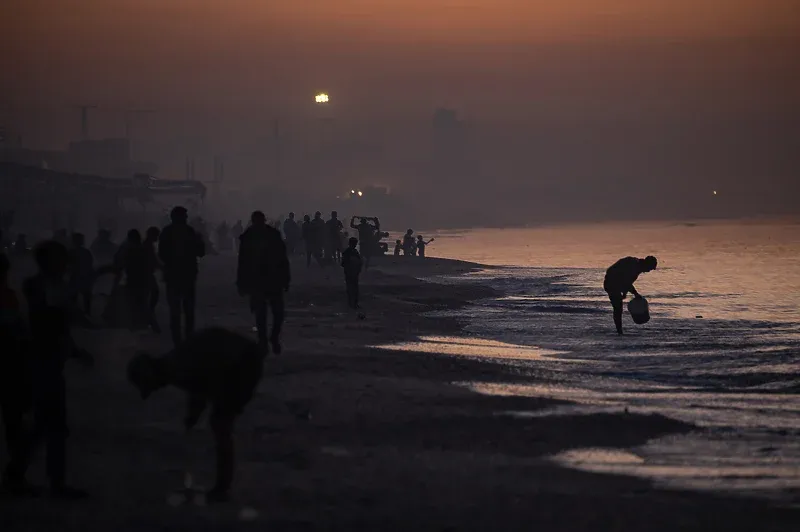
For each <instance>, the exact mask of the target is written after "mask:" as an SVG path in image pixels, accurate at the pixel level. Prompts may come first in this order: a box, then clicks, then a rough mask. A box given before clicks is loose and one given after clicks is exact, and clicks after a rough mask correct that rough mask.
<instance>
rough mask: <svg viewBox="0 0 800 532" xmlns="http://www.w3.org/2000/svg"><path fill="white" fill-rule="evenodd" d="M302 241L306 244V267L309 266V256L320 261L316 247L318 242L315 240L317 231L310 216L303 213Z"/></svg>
mask: <svg viewBox="0 0 800 532" xmlns="http://www.w3.org/2000/svg"><path fill="white" fill-rule="evenodd" d="M302 233H303V242H304V243H305V246H306V267H307V268H310V267H311V258H312V257H314V258H315V259H317V264H319V263H320V257H319V254H318V247H319V244H318V242H317V240H318V238H317V232H316V229H315V228H314V224H313V223H312V222H311V216H309V215H307V214H306V215H305V216H304V217H303V230H302Z"/></svg>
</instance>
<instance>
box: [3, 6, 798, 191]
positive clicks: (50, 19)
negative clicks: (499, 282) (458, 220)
mask: <svg viewBox="0 0 800 532" xmlns="http://www.w3.org/2000/svg"><path fill="white" fill-rule="evenodd" d="M0 52H1V53H0V68H2V72H4V75H3V76H2V77H0V95H2V99H0V101H2V103H0V121H2V122H4V123H5V124H6V127H7V128H10V129H15V130H18V131H20V132H22V133H21V134H24V136H25V138H26V139H28V140H29V142H30V143H33V144H37V145H48V146H52V145H56V144H59V143H63V142H65V141H66V140H67V139H68V138H69V137H70V135H74V134H75V133H76V132H77V128H78V126H77V115H76V113H77V112H76V111H75V110H74V109H70V108H69V106H70V105H74V104H77V103H92V104H97V105H99V106H100V108H99V109H98V110H97V111H96V112H94V119H93V120H94V121H93V131H95V132H97V134H98V135H112V134H119V133H120V131H121V130H122V127H123V126H122V119H121V118H120V110H123V109H125V108H131V107H135V108H152V109H156V110H157V111H158V112H157V113H155V114H154V115H153V116H151V117H148V118H146V119H144V118H142V120H143V124H144V125H142V126H141V128H142V130H145V129H146V130H147V131H146V133H147V136H148V138H152V139H154V140H153V142H156V141H158V142H161V145H162V146H161V150H160V151H159V154H161V155H162V156H164V157H165V158H166V155H165V154H164V152H165V150H166V149H165V148H164V146H167V145H169V146H173V147H176V150H179V151H180V150H183V151H186V150H189V149H191V147H192V146H195V149H197V146H198V145H201V144H202V145H203V149H212V150H214V151H217V152H220V153H225V154H228V155H230V156H231V157H235V156H236V153H237V149H238V147H240V146H243V145H248V144H253V143H256V144H257V142H259V141H258V140H254V139H258V138H261V137H263V136H265V135H266V136H267V137H268V134H267V133H265V131H267V130H268V129H269V128H270V126H269V125H268V124H271V123H272V120H273V119H274V118H276V117H280V118H281V120H283V121H284V122H285V123H291V122H293V121H294V122H299V121H301V120H302V119H307V118H308V117H310V116H313V113H315V112H316V111H317V110H315V109H314V106H313V100H312V98H313V94H314V93H315V92H317V91H320V90H325V91H328V92H329V93H330V94H331V101H332V105H331V108H332V110H331V111H330V112H332V113H335V115H336V116H337V118H338V119H339V120H340V121H341V122H342V123H345V122H348V121H350V122H353V123H355V122H359V123H361V124H362V125H361V126H358V127H360V128H361V130H362V131H363V130H364V128H367V127H370V128H372V130H370V131H371V133H362V136H363V135H367V136H369V137H371V138H373V140H375V139H377V141H381V140H380V139H384V140H383V141H382V142H384V143H385V144H386V146H385V147H384V148H383V149H382V152H383V153H385V154H387V155H386V156H385V157H384V160H383V162H382V163H380V164H383V165H384V166H388V167H386V168H382V169H380V172H382V173H383V174H386V175H387V176H394V177H391V179H396V180H400V181H403V180H407V179H411V178H410V177H409V178H406V177H404V176H402V173H403V171H401V168H407V165H406V163H404V162H403V161H404V160H405V159H414V158H415V157H416V158H417V159H424V153H423V152H424V147H420V145H419V144H420V143H419V142H416V141H415V137H419V134H415V133H413V129H414V128H415V127H417V128H423V129H424V128H425V127H426V126H428V125H429V122H430V116H431V115H432V113H433V110H434V109H435V108H436V107H439V106H447V107H452V108H454V109H456V110H458V112H459V114H460V116H461V117H462V118H463V119H464V120H465V122H466V123H468V124H469V125H470V127H471V135H472V137H473V139H477V138H480V139H482V140H481V144H482V145H483V146H484V147H486V148H485V154H484V155H483V156H482V159H481V161H480V163H481V164H480V165H477V164H475V165H473V166H474V167H477V166H480V167H481V168H483V169H484V170H482V171H483V172H484V175H483V176H482V177H481V176H476V177H475V179H476V180H479V179H485V178H486V175H485V174H486V173H489V174H495V173H497V172H499V170H493V168H495V165H496V167H497V168H499V167H500V166H503V167H504V168H506V170H503V172H502V174H503V175H502V176H499V178H500V179H501V180H504V181H505V182H507V183H508V186H509V187H510V188H514V189H515V190H516V189H518V187H520V186H522V187H524V186H527V184H530V181H531V177H530V176H531V175H537V174H542V175H543V174H546V173H547V172H550V174H548V175H555V174H557V173H558V169H559V167H560V166H563V172H564V174H565V175H566V176H567V177H568V178H569V179H573V180H574V182H575V183H581V182H582V181H581V179H587V180H588V179H591V178H592V176H598V178H599V179H613V178H614V176H615V175H618V174H619V168H620V166H624V161H626V160H631V161H632V160H637V161H639V162H637V163H636V165H634V170H631V173H632V174H636V175H641V174H642V173H643V172H645V171H646V170H649V169H650V166H651V165H650V164H649V163H648V160H647V157H643V156H642V155H641V154H653V155H654V156H655V155H657V156H658V157H660V158H661V159H659V160H662V159H663V161H662V163H660V164H661V165H662V166H661V167H660V168H664V169H666V168H669V172H672V173H674V174H679V175H678V176H676V177H674V179H676V180H678V181H680V180H681V179H685V180H696V179H698V178H704V179H708V182H709V185H711V181H713V180H717V181H719V180H722V181H723V183H725V180H728V181H729V182H730V184H731V185H736V186H739V185H741V182H742V180H745V182H746V181H747V180H750V181H751V182H753V183H758V182H761V181H759V180H762V181H763V179H765V176H764V175H758V174H759V173H760V171H757V169H758V168H762V169H763V168H766V167H769V168H770V172H769V173H770V176H769V177H768V179H771V180H773V181H774V183H775V185H776V187H778V189H780V190H782V191H783V192H782V193H781V194H778V195H784V194H785V192H786V190H788V189H786V187H789V188H791V183H790V182H789V179H790V177H789V176H796V175H797V170H798V165H797V163H798V161H797V157H796V156H793V154H794V153H796V151H795V148H797V146H796V143H793V142H794V141H793V140H792V135H793V134H794V136H797V135H796V134H797V129H798V123H800V74H798V73H799V72H800V0H559V1H558V2H554V1H549V2H544V1H536V0H485V1H484V0H460V1H456V0H404V1H400V0H382V1H381V2H376V1H372V0H291V1H275V0H224V1H223V0H216V1H212V0H3V2H2V3H0ZM364 124H370V125H369V126H366V125H364ZM415 124H416V125H415ZM358 127H357V126H355V125H353V126H352V127H351V129H358ZM387 139H391V140H387ZM526 139H539V140H538V141H537V142H538V143H539V144H538V146H533V151H534V152H536V153H539V154H540V157H539V160H531V158H530V157H529V156H526V154H529V153H530V152H531V146H529V145H526V142H527V141H526ZM664 139H667V140H668V144H667V140H664ZM715 139H716V140H715ZM545 145H546V146H548V147H549V148H548V149H547V150H544V149H541V148H542V146H545ZM488 146H495V147H494V148H491V149H490V148H488ZM514 146H516V149H514V148H513V147H514ZM698 146H700V149H698ZM732 146H752V147H753V148H752V153H747V154H743V153H742V150H741V149H740V148H739V149H733V148H732ZM209 147H210V148H209ZM537 148H538V151H537ZM417 151H419V152H420V154H419V155H417V156H414V155H413V153H416V152H417ZM554 153H558V154H560V155H559V158H555V157H554V156H553V155H552V154H554ZM631 153H633V154H638V156H634V157H632V156H630V154H631ZM688 153H690V154H691V157H688V156H686V154H688ZM614 154H616V155H614ZM745 155H746V156H747V160H744V159H742V158H743V157H744V156H745ZM548 156H549V157H548ZM670 157H673V159H670ZM182 158H183V154H182V153H181V154H175V157H174V159H176V160H182ZM565 158H566V159H567V160H566V161H565V160H564V159H565ZM676 158H683V159H685V161H684V162H683V163H681V161H680V160H675V159H676ZM588 161H593V162H591V163H590V162H588ZM500 163H502V164H500ZM254 164H255V163H254ZM598 164H600V166H599V167H598ZM412 166H413V165H412ZM242 168H247V166H246V165H242ZM487 168H488V169H487ZM545 170H546V171H545ZM745 170H746V171H745ZM656 173H658V174H660V175H662V177H661V179H663V174H664V173H665V172H656ZM709 174H713V176H709ZM681 176H683V177H681ZM493 177H494V176H493ZM386 179H390V177H387V178H386ZM391 179H390V180H391ZM550 179H554V178H550ZM792 179H796V177H792ZM542 180H545V181H546V179H545V178H544V177H541V179H540V181H542ZM412 181H413V180H412ZM394 184H395V185H396V184H397V183H394ZM623 186H624V185H623ZM515 187H516V188H515ZM780 187H784V188H780ZM791 190H793V189H791Z"/></svg>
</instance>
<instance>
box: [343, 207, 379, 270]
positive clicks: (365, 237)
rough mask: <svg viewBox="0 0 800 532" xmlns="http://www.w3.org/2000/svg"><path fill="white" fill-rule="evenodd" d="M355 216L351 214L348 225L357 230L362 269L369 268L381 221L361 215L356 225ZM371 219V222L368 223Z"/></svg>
mask: <svg viewBox="0 0 800 532" xmlns="http://www.w3.org/2000/svg"><path fill="white" fill-rule="evenodd" d="M356 218H358V217H357V216H353V218H352V219H351V220H350V227H352V228H353V229H355V230H357V231H358V242H359V246H358V247H359V251H360V252H361V259H362V260H363V262H364V270H368V269H369V265H370V262H371V259H372V256H373V254H374V251H375V247H376V243H377V236H376V235H378V234H379V233H380V230H381V223H380V221H379V220H378V219H377V218H366V217H361V219H360V221H359V223H358V225H356ZM370 220H372V224H370V223H369V222H370Z"/></svg>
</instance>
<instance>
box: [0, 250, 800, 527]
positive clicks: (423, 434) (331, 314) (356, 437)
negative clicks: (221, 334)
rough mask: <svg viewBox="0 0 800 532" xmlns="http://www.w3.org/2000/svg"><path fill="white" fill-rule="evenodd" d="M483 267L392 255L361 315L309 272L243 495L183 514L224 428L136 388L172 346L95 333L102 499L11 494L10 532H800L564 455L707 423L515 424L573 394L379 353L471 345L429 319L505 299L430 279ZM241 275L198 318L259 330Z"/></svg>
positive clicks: (300, 275) (474, 369) (94, 407)
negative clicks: (501, 388) (517, 390)
mask: <svg viewBox="0 0 800 532" xmlns="http://www.w3.org/2000/svg"><path fill="white" fill-rule="evenodd" d="M474 267H475V266H474V265H470V264H467V263H460V262H456V261H445V260H436V259H429V260H426V261H424V262H422V261H405V260H402V259H401V260H396V259H393V258H387V259H385V260H384V261H382V262H381V263H380V264H378V265H376V269H375V270H374V271H370V272H368V273H367V274H365V275H364V277H363V279H362V302H363V306H364V308H365V310H364V313H365V319H363V320H362V319H359V317H358V315H357V313H355V312H353V311H349V310H348V309H346V307H345V294H344V283H343V279H342V275H341V272H340V271H339V269H338V268H330V269H329V271H321V270H319V269H317V268H312V269H311V270H306V269H305V267H304V265H300V264H299V261H298V262H297V263H295V265H294V268H293V272H294V276H295V281H294V283H293V287H292V290H291V292H290V293H289V295H288V300H287V304H288V316H287V324H286V330H285V334H284V345H285V350H284V353H283V354H282V355H280V356H277V357H276V356H270V357H269V358H268V359H267V361H266V371H265V377H264V380H263V381H262V383H261V386H260V389H259V393H258V394H257V396H256V397H255V398H254V400H253V402H252V403H251V404H250V406H249V407H248V409H247V410H246V412H245V414H244V415H243V416H242V418H241V420H240V421H239V423H238V426H237V446H238V447H237V455H238V456H237V457H238V461H239V463H238V471H237V478H236V481H235V486H234V491H233V496H234V501H233V502H231V503H229V504H224V505H219V506H212V507H195V506H191V505H188V506H179V507H171V506H169V505H168V504H167V497H168V495H169V493H170V492H171V491H173V490H175V489H178V488H180V487H181V485H182V482H183V473H184V471H185V470H186V469H187V468H188V469H189V470H191V471H192V473H193V475H194V478H195V479H196V481H197V482H198V483H200V484H204V485H205V486H208V485H209V484H210V483H211V482H212V481H213V446H212V440H211V435H210V433H209V431H208V429H207V427H206V426H205V424H203V425H202V427H201V428H199V429H198V430H197V431H196V432H195V433H194V434H192V435H191V436H190V437H189V438H187V437H186V436H185V435H184V434H183V431H182V428H181V420H182V418H183V408H184V399H183V396H182V395H181V393H180V392H179V391H176V390H165V391H162V392H160V393H158V394H156V395H154V396H152V397H151V398H150V399H149V400H148V401H146V402H145V401H142V400H141V399H140V398H139V396H138V394H137V393H136V392H135V391H134V389H133V388H132V387H130V386H129V385H128V384H127V383H126V382H125V373H124V367H125V363H126V362H127V360H128V359H129V358H130V356H131V355H132V354H133V353H134V351H135V350H136V349H142V348H144V349H150V350H153V351H159V350H166V349H168V347H169V346H168V343H167V338H166V335H165V336H163V337H155V336H153V335H151V334H149V333H129V332H127V331H109V330H93V331H88V330H81V331H78V333H77V335H76V337H77V339H78V341H79V343H81V344H82V345H84V346H86V347H87V348H89V349H90V350H91V351H93V352H94V353H95V354H96V357H97V364H96V367H95V368H93V369H88V370H87V369H84V368H81V367H77V366H71V367H69V369H68V381H69V405H68V407H69V412H70V414H69V417H70V429H71V437H70V440H69V473H68V477H69V480H70V481H71V482H72V483H74V484H75V485H78V486H81V487H85V488H87V489H89V490H90V491H91V493H92V498H91V499H90V500H88V501H85V502H79V503H69V504H68V503H57V502H52V501H48V500H46V499H43V500H30V501H27V500H26V501H18V500H15V501H9V500H2V501H0V530H3V531H6V530H8V531H10V530H31V531H39V530H41V531H45V530H47V531H51V530H76V531H91V530H98V531H101V530H102V531H107V530H113V529H117V530H119V531H120V532H123V531H129V530H131V531H132V530H212V529H213V530H240V529H254V530H268V529H271V530H317V529H320V530H322V529H324V530H334V529H335V530H439V531H444V530H448V531H456V530H537V529H538V530H587V531H588V530H592V531H596V530H637V531H639V530H665V531H666V530H670V531H672V530H797V529H798V524H800V513H798V510H797V509H792V508H786V507H777V506H774V505H773V504H774V503H769V502H764V501H755V500H747V499H731V498H722V497H714V496H712V495H709V494H707V493H703V494H700V493H693V492H682V491H669V490H665V489H660V488H655V487H653V486H652V484H651V483H649V482H648V481H645V480H641V479H634V478H630V477H623V476H613V475H602V474H594V473H586V472H580V471H576V470H572V469H567V468H564V467H561V466H559V465H557V464H555V463H553V462H552V461H550V460H548V459H547V457H549V456H552V455H554V454H556V453H559V452H562V451H566V450H569V449H577V448H586V447H613V448H626V447H632V446H636V445H640V444H643V443H644V442H646V441H647V440H649V439H652V438H655V437H659V436H664V435H669V434H680V433H683V432H685V431H687V430H689V429H690V428H691V427H690V426H687V425H685V424H683V423H680V422H677V421H673V420H670V419H667V418H665V417H662V416H658V415H652V416H642V415H636V414H626V413H624V412H620V413H618V414H595V415H571V416H559V417H553V416H545V417H511V416H505V415H501V414H502V412H506V411H510V410H515V411H516V410H524V411H536V410H540V409H544V408H548V407H551V406H554V401H552V400H549V399H543V398H535V397H534V398H531V397H500V396H488V395H481V394H477V393H474V392H472V391H469V390H467V389H465V388H463V387H459V386H455V385H453V384H451V383H454V382H478V383H481V382H514V381H515V380H522V379H530V378H531V377H529V376H524V375H519V374H516V373H515V371H514V368H513V367H512V366H509V365H506V364H502V361H497V360H494V361H493V360H490V359H477V358H471V357H454V356H447V355H437V354H432V353H420V352H410V351H395V350H384V349H379V348H376V347H374V346H377V345H381V344H387V343H394V342H407V341H413V340H415V339H416V338H418V337H420V336H442V335H451V336H452V335H458V334H459V331H460V327H459V324H458V323H457V322H456V321H454V320H452V319H443V318H434V317H426V316H425V315H424V314H425V313H426V312H428V311H433V310H437V309H449V308H454V307H457V306H459V305H463V304H466V303H468V302H469V301H471V300H476V299H479V298H483V297H491V296H493V295H495V294H493V293H492V291H491V290H490V289H488V288H486V287H483V286H480V285H474V284H456V285H451V284H436V283H431V282H425V281H421V280H418V279H417V278H416V277H431V276H436V275H444V276H448V275H457V274H460V273H465V272H468V271H470V270H471V269H472V268H474ZM234 271H235V263H234V259H233V257H210V258H208V259H206V260H205V261H204V263H203V264H202V272H201V277H200V287H199V296H198V324H199V325H201V326H202V325H219V326H225V327H229V328H231V329H233V330H237V331H239V332H241V333H242V334H245V335H253V333H252V331H251V327H252V317H251V316H250V314H249V312H248V308H247V304H246V302H245V301H244V300H243V299H241V298H239V297H237V295H236V293H235V288H234V286H233V278H234V275H233V274H234ZM161 312H162V314H161V320H162V325H165V324H166V315H165V309H163V308H162V309H161ZM187 449H190V451H189V452H187ZM43 461H44V460H43V456H41V457H40V458H39V459H37V461H36V463H35V466H34V467H33V468H32V470H31V473H30V480H31V481H32V482H35V483H43V482H44V471H43V470H44V467H43ZM243 507H251V508H253V509H254V510H255V512H256V513H257V515H255V514H251V515H255V519H254V520H252V521H249V522H245V521H242V520H241V519H240V511H241V509H242V508H243Z"/></svg>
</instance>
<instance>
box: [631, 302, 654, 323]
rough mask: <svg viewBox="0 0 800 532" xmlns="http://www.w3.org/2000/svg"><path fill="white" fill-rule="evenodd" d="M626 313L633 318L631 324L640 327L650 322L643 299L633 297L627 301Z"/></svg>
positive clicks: (647, 308) (647, 307)
mask: <svg viewBox="0 0 800 532" xmlns="http://www.w3.org/2000/svg"><path fill="white" fill-rule="evenodd" d="M628 312H630V314H631V318H633V323H636V324H637V325H642V324H644V323H647V322H648V321H650V308H649V306H648V304H647V300H646V299H645V298H643V297H635V298H633V299H631V300H630V301H628Z"/></svg>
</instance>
